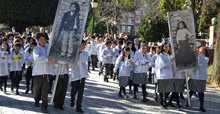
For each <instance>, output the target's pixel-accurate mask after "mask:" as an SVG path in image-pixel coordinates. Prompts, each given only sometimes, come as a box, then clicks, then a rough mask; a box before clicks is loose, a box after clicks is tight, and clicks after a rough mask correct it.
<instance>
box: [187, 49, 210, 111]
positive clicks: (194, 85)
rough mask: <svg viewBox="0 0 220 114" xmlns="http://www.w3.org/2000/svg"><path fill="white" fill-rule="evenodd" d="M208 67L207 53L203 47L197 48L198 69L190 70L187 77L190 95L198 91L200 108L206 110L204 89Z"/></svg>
mask: <svg viewBox="0 0 220 114" xmlns="http://www.w3.org/2000/svg"><path fill="white" fill-rule="evenodd" d="M208 67H209V53H208V51H207V49H206V48H205V47H200V48H199V55H198V70H194V71H192V73H191V75H190V79H189V90H190V97H191V96H192V94H193V93H195V92H198V93H199V101H200V110H201V111H202V112H206V110H205V108H204V92H205V90H206V80H207V79H208V76H207V68H208Z"/></svg>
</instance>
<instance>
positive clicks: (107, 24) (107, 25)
mask: <svg viewBox="0 0 220 114" xmlns="http://www.w3.org/2000/svg"><path fill="white" fill-rule="evenodd" d="M106 27H107V33H108V35H109V26H108V21H106Z"/></svg>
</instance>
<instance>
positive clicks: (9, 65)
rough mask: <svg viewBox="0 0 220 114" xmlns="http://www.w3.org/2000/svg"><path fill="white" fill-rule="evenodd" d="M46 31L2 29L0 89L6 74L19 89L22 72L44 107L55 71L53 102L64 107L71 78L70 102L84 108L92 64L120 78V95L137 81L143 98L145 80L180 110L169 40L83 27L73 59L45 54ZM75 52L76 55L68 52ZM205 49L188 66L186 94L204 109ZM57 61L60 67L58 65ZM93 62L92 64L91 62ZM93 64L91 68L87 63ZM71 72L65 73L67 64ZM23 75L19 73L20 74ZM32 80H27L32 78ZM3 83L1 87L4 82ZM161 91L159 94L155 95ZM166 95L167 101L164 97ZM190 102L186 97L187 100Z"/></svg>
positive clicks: (180, 81)
mask: <svg viewBox="0 0 220 114" xmlns="http://www.w3.org/2000/svg"><path fill="white" fill-rule="evenodd" d="M49 38H50V33H47V32H45V31H44V28H43V27H41V28H40V31H39V32H38V33H33V32H32V33H31V32H30V31H29V29H28V28H26V32H24V33H23V34H20V33H17V32H15V30H12V32H1V33H0V44H1V49H0V52H1V55H0V56H1V58H0V89H1V90H2V91H3V92H5V93H7V89H6V88H7V80H8V79H10V80H11V91H12V92H13V91H14V88H15V89H16V91H15V94H16V95H19V94H20V93H19V84H20V81H21V80H22V78H23V77H25V79H26V91H25V93H26V94H28V93H29V92H30V91H31V93H34V100H35V106H36V107H39V106H40V105H39V102H40V100H42V104H41V110H42V112H44V113H48V109H47V107H48V94H51V93H52V92H51V88H52V85H53V80H54V79H55V75H56V74H57V72H58V70H60V71H59V80H58V84H57V88H56V92H55V97H54V108H56V109H60V110H64V107H63V105H64V100H65V95H66V91H67V87H68V82H69V79H70V82H71V87H72V88H71V104H70V106H71V107H74V106H75V96H76V94H77V102H76V110H77V111H78V112H80V113H83V112H84V111H83V109H82V99H83V91H84V87H85V80H86V78H87V77H89V73H90V71H91V70H97V68H98V69H99V76H102V75H103V76H104V82H106V83H108V82H109V79H113V80H114V81H116V80H117V81H118V82H119V92H118V96H119V97H121V98H125V99H127V98H128V97H129V96H128V94H127V93H126V87H127V86H129V94H131V95H132V96H133V99H137V94H136V93H137V92H139V90H138V87H140V86H141V88H142V95H143V99H142V101H143V102H147V101H149V99H148V98H147V94H148V93H147V91H146V90H147V89H146V84H148V83H154V84H155V95H154V97H155V100H156V101H157V99H158V98H159V100H160V105H161V107H163V108H164V109H166V108H167V107H168V106H172V107H174V104H173V103H172V101H176V103H177V108H178V109H179V110H181V105H180V103H179V97H180V98H182V99H184V97H183V92H184V89H185V83H186V79H185V78H186V77H185V72H177V73H175V72H174V69H173V67H172V65H173V63H174V61H175V58H174V57H173V56H172V52H171V46H170V44H169V43H168V42H163V43H160V42H157V43H147V42H144V41H140V40H139V39H138V38H136V39H134V40H130V39H128V37H127V36H125V35H123V33H121V34H119V35H116V34H115V35H114V36H111V35H108V34H105V35H101V34H96V33H94V34H93V35H87V34H86V33H84V35H83V40H82V43H81V45H80V46H79V47H78V50H79V53H80V54H79V58H78V60H77V62H76V65H75V66H74V67H73V66H72V65H71V64H69V63H67V62H63V61H59V60H52V59H49V58H48V57H47V50H48V44H49ZM72 56H74V55H72ZM208 57H209V56H208V51H207V49H206V48H205V47H198V69H195V70H193V71H191V75H190V79H189V89H190V97H191V96H192V95H193V94H195V95H197V93H198V96H199V101H200V110H201V111H203V112H205V111H206V110H205V108H204V105H203V104H204V91H205V88H206V80H207V70H206V69H207V68H208V66H209V58H208ZM58 64H59V69H58V70H57V66H58ZM90 66H91V67H90ZM91 68H92V69H91ZM70 69H71V73H70V74H69V70H70ZM24 74H25V76H22V75H24ZM30 82H31V83H30ZM3 84H4V88H2V86H3ZM158 93H159V97H158ZM167 101H168V102H167ZM186 105H188V103H186Z"/></svg>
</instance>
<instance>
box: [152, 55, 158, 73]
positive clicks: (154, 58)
mask: <svg viewBox="0 0 220 114" xmlns="http://www.w3.org/2000/svg"><path fill="white" fill-rule="evenodd" d="M157 56H158V54H154V55H153V57H151V62H150V66H151V67H152V73H156V69H155V61H156V59H157Z"/></svg>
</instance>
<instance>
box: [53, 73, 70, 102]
mask: <svg viewBox="0 0 220 114" xmlns="http://www.w3.org/2000/svg"><path fill="white" fill-rule="evenodd" d="M68 80H69V76H68V74H65V75H60V76H59V79H58V83H57V87H56V92H55V96H54V104H55V105H58V106H63V105H64V99H65V96H66V91H67V87H68Z"/></svg>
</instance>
